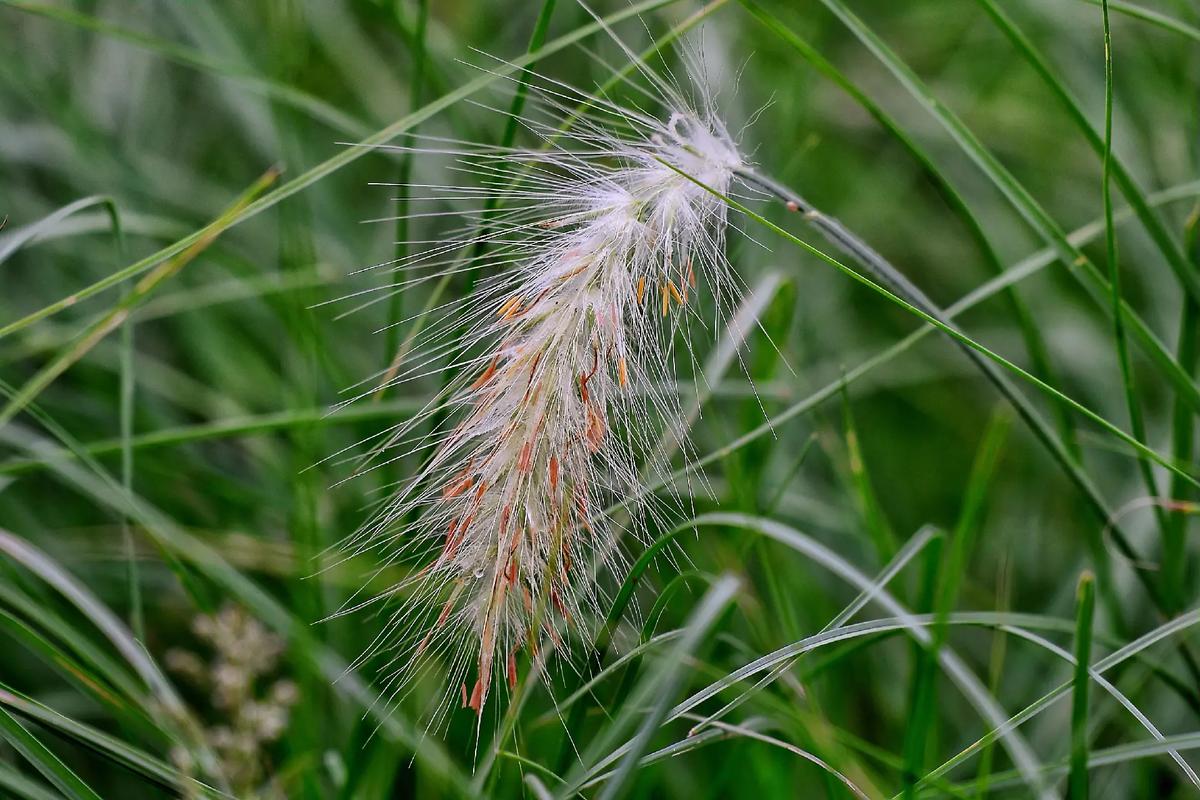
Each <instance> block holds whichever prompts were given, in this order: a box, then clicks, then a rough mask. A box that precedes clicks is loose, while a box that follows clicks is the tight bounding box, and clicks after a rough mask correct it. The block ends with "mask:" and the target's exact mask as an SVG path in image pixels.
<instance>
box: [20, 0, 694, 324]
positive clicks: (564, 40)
mask: <svg viewBox="0 0 1200 800" xmlns="http://www.w3.org/2000/svg"><path fill="white" fill-rule="evenodd" d="M674 2H678V0H642V1H641V2H639V3H635V4H633V5H630V6H627V7H624V8H622V9H621V10H620V11H618V12H615V13H613V14H610V15H608V16H606V17H604V18H602V19H601V20H600V21H598V22H592V23H588V24H586V25H581V26H580V27H578V28H576V29H575V30H573V31H571V32H570V33H566V34H563V35H562V36H559V37H558V38H556V39H554V40H552V41H550V42H549V43H547V44H546V46H545V47H542V48H540V49H538V50H537V52H534V53H528V54H526V55H524V56H520V57H518V58H516V59H514V60H513V61H512V62H511V63H509V64H504V65H500V66H497V67H495V68H494V69H493V70H492V71H491V72H489V73H487V74H484V75H481V76H479V77H477V78H475V79H474V80H472V81H470V82H468V83H466V84H464V85H462V86H460V87H459V88H457V89H455V90H454V91H451V92H449V93H447V94H445V95H442V96H441V97H439V98H438V99H437V100H434V101H433V102H431V103H426V104H425V105H424V106H422V107H421V108H419V109H417V110H416V111H414V112H412V113H410V114H407V115H405V116H404V117H402V118H400V119H399V120H397V121H396V122H393V123H392V124H390V125H388V126H386V127H384V128H381V129H380V130H378V131H376V132H375V133H373V134H371V135H370V136H367V137H364V138H363V139H362V141H360V142H359V143H358V146H356V147H349V148H346V149H345V150H343V151H341V152H340V153H338V154H337V155H335V156H332V157H330V158H328V159H326V160H325V161H322V162H321V163H320V164H317V165H316V166H314V167H311V168H309V169H308V170H306V171H305V172H303V173H302V174H300V175H298V176H296V177H295V178H293V179H292V180H290V181H288V182H287V183H285V184H283V185H282V186H280V187H278V188H277V189H274V190H273V191H270V192H268V193H267V194H265V195H263V196H262V197H260V198H258V199H257V200H255V201H254V202H252V203H250V204H249V205H247V206H246V207H245V208H243V209H241V210H240V211H239V212H238V213H237V214H234V215H233V216H232V217H231V218H230V219H228V220H225V221H224V222H223V224H222V223H220V222H219V221H213V222H210V223H209V224H208V225H205V226H204V227H203V228H200V229H198V230H196V231H193V232H192V233H191V234H189V235H188V236H185V237H183V238H182V239H179V240H177V241H175V242H173V243H171V244H169V245H167V246H166V247H164V248H162V249H160V250H158V251H156V252H154V253H152V254H150V255H148V256H146V257H145V258H142V259H139V260H138V261H135V262H134V263H132V264H129V265H128V266H126V267H124V268H122V269H120V270H117V271H116V272H114V273H112V274H110V275H108V276H106V277H104V278H102V279H100V280H98V281H96V282H94V283H92V284H90V285H88V286H86V287H84V288H83V289H80V290H79V291H77V292H74V293H72V294H71V295H69V296H67V297H65V298H63V299H61V300H58V301H57V302H54V303H51V304H50V305H48V306H45V307H43V308H41V309H39V310H37V311H34V312H33V313H31V314H27V315H25V316H24V317H21V318H20V319H18V320H15V321H13V322H10V323H8V324H6V325H3V326H0V339H2V338H4V337H6V336H11V335H12V334H14V333H16V332H17V331H19V330H22V329H24V328H27V327H29V326H30V325H32V324H33V323H35V322H37V321H38V320H41V319H45V318H46V317H49V316H52V315H54V314H57V313H58V312H60V311H62V310H63V309H65V308H68V307H70V306H72V305H74V304H75V303H77V302H79V301H81V300H85V299H87V298H89V297H91V296H93V295H95V294H98V293H99V292H102V291H104V290H105V289H108V288H111V287H112V286H116V285H117V284H119V283H121V282H122V281H125V280H128V279H129V278H132V277H134V276H136V275H140V274H142V273H144V272H146V271H148V270H150V269H153V268H154V267H156V266H157V265H159V264H161V263H163V262H164V261H166V260H168V259H171V258H174V257H175V256H177V255H179V254H180V253H182V252H184V251H185V250H187V249H188V248H189V247H192V246H193V245H195V244H197V243H198V242H202V241H204V240H205V239H207V238H208V237H210V236H211V235H213V234H214V233H218V232H220V231H223V230H228V229H230V228H233V227H235V226H237V225H240V224H241V223H243V222H245V221H246V220H249V219H251V218H253V217H255V216H257V215H258V214H261V213H262V212H263V211H266V210H267V209H269V208H272V207H274V206H275V205H277V204H279V203H280V202H282V201H283V200H286V199H287V198H289V197H291V196H292V195H294V194H296V193H298V192H301V191H303V190H304V189H307V188H308V187H309V186H312V185H313V184H315V183H317V182H318V181H320V180H322V179H324V178H326V177H328V176H329V175H332V174H333V173H335V172H337V171H338V170H340V169H342V168H343V167H345V166H346V165H348V164H351V163H353V162H354V161H357V160H358V159H360V158H362V157H363V156H365V155H367V154H368V153H373V152H376V150H377V146H378V145H381V144H386V143H387V142H389V141H391V140H392V139H394V138H395V137H396V136H399V135H400V134H401V133H404V132H405V131H408V130H411V129H412V127H413V126H414V125H417V124H419V123H421V122H424V121H425V120H427V119H429V118H430V117H432V116H434V115H435V114H438V113H439V112H441V111H444V110H446V109H448V108H450V107H451V106H454V105H457V104H458V103H459V102H460V101H462V100H465V99H467V98H468V97H471V96H472V95H474V94H477V93H478V92H480V91H482V90H483V89H484V88H486V87H487V86H490V85H491V84H492V83H494V82H495V81H497V80H501V79H503V78H506V77H508V76H510V75H512V74H513V73H514V72H516V71H517V70H519V69H522V68H523V67H528V66H530V65H532V64H535V63H537V62H538V61H539V60H541V59H543V58H546V57H547V56H550V55H553V54H554V53H557V52H559V51H561V50H564V49H566V48H568V47H570V46H572V45H574V44H576V43H577V42H580V41H582V40H584V39H586V38H587V37H589V36H591V35H592V34H594V33H596V32H597V31H599V30H601V29H602V28H603V27H604V25H613V24H616V23H618V22H620V21H622V20H626V19H629V18H631V17H637V16H639V15H642V14H649V13H650V12H652V11H656V10H657V9H659V8H664V7H666V6H668V5H671V4H672V3H674Z"/></svg>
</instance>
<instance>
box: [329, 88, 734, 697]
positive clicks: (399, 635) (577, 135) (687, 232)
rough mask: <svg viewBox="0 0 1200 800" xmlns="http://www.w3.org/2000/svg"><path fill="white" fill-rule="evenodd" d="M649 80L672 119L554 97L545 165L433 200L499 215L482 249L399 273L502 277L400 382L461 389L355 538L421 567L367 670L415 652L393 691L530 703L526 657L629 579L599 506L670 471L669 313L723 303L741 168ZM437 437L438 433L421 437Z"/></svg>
mask: <svg viewBox="0 0 1200 800" xmlns="http://www.w3.org/2000/svg"><path fill="white" fill-rule="evenodd" d="M654 81H655V86H656V88H658V90H659V92H660V94H662V95H663V98H664V105H665V106H666V108H667V111H666V112H665V114H664V118H663V119H660V118H656V117H654V116H651V115H649V114H646V113H644V112H641V111H636V110H632V109H629V108H623V107H618V106H616V105H614V104H613V103H611V102H610V101H608V100H601V99H596V98H585V97H584V96H583V95H582V94H577V93H575V92H574V90H571V89H569V87H565V86H563V85H562V84H554V85H553V87H552V88H549V89H542V90H541V91H540V93H538V94H537V95H536V102H538V103H540V107H541V108H542V109H543V110H547V111H549V112H550V120H551V121H550V122H549V123H538V122H537V121H535V120H532V119H529V118H526V119H523V120H522V121H523V122H524V123H525V124H526V126H527V127H528V128H529V129H530V130H531V132H533V133H534V134H535V135H537V136H539V137H541V138H542V139H543V140H544V141H545V142H546V143H547V147H545V148H543V149H540V150H501V151H495V150H489V149H486V148H469V149H459V150H453V151H450V154H452V155H453V156H455V157H456V158H457V159H458V164H457V168H458V169H461V170H464V171H467V172H470V173H473V174H475V175H477V176H478V177H479V179H480V186H479V188H478V189H477V190H476V191H475V192H474V194H471V193H468V192H464V190H463V189H462V188H461V187H452V186H447V187H440V189H441V191H440V192H436V193H437V194H438V197H439V198H440V199H441V200H443V201H446V202H450V203H456V202H458V201H459V200H460V198H462V197H474V198H475V199H482V200H486V201H488V203H489V206H488V210H485V211H483V212H482V213H480V212H463V216H464V217H466V218H467V220H468V223H469V233H467V234H466V235H465V236H464V237H462V238H459V239H451V240H448V241H447V242H446V243H445V244H439V245H434V246H429V245H425V246H424V248H425V249H424V250H423V251H422V252H420V253H418V254H417V255H416V256H414V257H413V258H412V259H410V261H409V262H407V263H403V264H401V266H402V267H406V268H411V269H420V268H422V266H423V265H424V264H443V265H444V264H445V262H444V261H438V259H439V258H441V257H444V256H446V255H447V254H451V253H453V252H454V251H455V250H458V249H460V248H473V249H474V252H475V253H476V255H477V256H478V254H479V252H480V251H484V254H483V255H482V256H479V257H478V261H477V264H478V266H480V267H482V269H481V270H480V271H481V272H483V273H485V274H487V277H486V278H484V279H483V280H481V281H480V282H479V283H478V284H477V285H476V286H475V287H474V289H473V291H472V293H471V294H470V295H469V296H468V297H467V298H465V299H464V300H461V301H456V302H454V303H451V304H449V305H448V306H447V307H446V308H445V313H444V315H443V322H442V323H441V324H440V325H437V326H434V327H433V328H431V329H430V330H429V331H428V332H427V333H426V334H424V335H423V340H422V342H421V344H422V345H423V348H424V349H423V354H422V355H421V356H410V357H409V359H408V361H407V362H406V364H405V365H404V368H403V369H401V370H400V371H398V372H396V373H395V374H394V375H389V376H388V378H387V383H389V384H396V383H399V382H401V381H404V380H409V379H412V378H415V377H418V376H420V375H422V374H424V373H425V371H426V370H428V369H430V368H431V367H433V368H435V369H437V370H439V371H442V373H443V374H448V375H451V376H452V377H451V378H450V379H449V380H450V382H449V384H448V387H447V392H445V393H444V394H443V398H444V399H442V400H441V401H440V402H437V403H434V404H431V406H430V407H429V408H428V409H427V412H426V413H425V414H423V415H421V416H420V418H419V419H418V420H416V421H414V422H410V423H408V424H406V425H402V426H397V427H396V428H395V429H393V430H392V431H391V432H390V436H389V438H388V439H387V440H386V441H385V442H384V445H383V447H381V448H380V450H383V449H385V448H391V447H399V446H400V445H401V444H403V443H407V444H410V445H412V447H411V450H410V451H409V452H411V453H417V452H420V453H423V454H425V455H424V463H423V465H422V466H421V468H420V469H419V470H418V471H417V473H416V475H415V476H414V477H413V478H412V479H411V480H409V481H408V482H406V483H405V484H404V485H403V486H402V488H401V489H400V490H399V491H398V492H397V493H396V495H395V496H394V497H393V498H391V500H390V501H389V502H387V503H386V504H385V505H384V506H383V508H382V509H381V510H380V511H379V512H378V513H377V514H376V516H375V517H374V519H372V521H371V522H370V523H369V524H368V525H367V526H365V527H364V529H363V530H362V531H360V532H359V534H357V535H356V537H355V538H353V539H352V540H351V544H352V549H355V550H360V551H361V550H367V549H373V548H376V547H379V548H382V549H384V550H385V551H386V552H387V553H388V558H389V560H391V559H395V558H411V559H413V560H415V561H418V562H420V563H422V564H423V566H421V567H420V568H419V569H418V570H417V571H415V572H414V573H413V574H412V576H411V577H410V578H409V579H407V580H406V581H405V582H404V584H403V585H402V586H401V587H397V588H398V591H401V592H402V593H403V594H404V595H405V600H404V601H403V602H402V603H401V604H400V605H399V606H398V608H397V609H396V610H395V611H394V613H393V616H392V624H391V625H390V626H389V630H388V632H387V633H386V634H385V635H383V636H381V638H380V639H379V641H378V642H377V643H376V646H375V647H374V648H372V650H371V651H370V652H368V653H367V654H365V655H364V657H366V656H371V655H374V654H375V653H376V652H378V651H379V650H381V649H383V648H384V647H388V646H397V647H398V648H399V649H398V650H396V652H395V653H394V655H393V656H392V659H391V661H390V662H389V664H390V666H391V667H392V669H393V678H392V680H393V681H394V684H393V688H394V689H396V690H400V689H401V688H402V687H404V686H405V685H407V684H408V683H410V682H411V679H412V678H413V677H414V676H416V675H417V674H418V673H420V672H421V671H422V670H424V669H425V668H427V667H429V666H430V665H432V664H433V663H436V662H439V661H444V662H446V663H447V667H448V670H449V674H450V679H451V682H452V683H451V685H452V686H454V687H455V689H454V695H455V696H456V697H457V700H458V702H460V703H461V705H463V706H468V707H470V708H472V709H474V710H475V711H476V712H477V713H481V712H482V709H483V707H484V704H485V703H486V702H487V699H488V697H489V694H490V692H491V691H492V690H493V688H494V686H495V685H497V684H500V685H503V683H507V684H509V686H513V685H515V683H516V680H517V655H518V652H519V651H521V650H525V651H526V652H527V653H528V655H529V657H530V658H531V659H536V658H537V657H538V656H539V654H540V650H539V648H541V647H542V646H543V645H545V644H549V645H550V646H551V647H554V648H556V649H557V648H558V647H559V646H560V645H561V644H562V643H563V641H564V640H565V639H566V638H567V637H568V635H569V633H570V627H571V626H572V625H573V624H575V623H576V622H579V621H581V620H590V619H592V618H594V617H595V616H596V615H597V613H598V612H599V611H600V605H601V603H602V601H603V600H604V598H603V595H602V589H600V584H599V582H598V578H597V575H598V574H602V573H603V572H606V571H607V572H612V571H615V570H616V569H617V568H619V567H620V565H621V563H622V555H621V550H620V547H619V546H618V544H617V538H618V537H617V533H618V530H617V526H616V525H614V523H613V522H612V521H611V520H608V519H606V518H605V514H604V513H603V508H604V507H605V506H606V505H608V504H609V502H611V501H612V500H613V499H615V498H622V499H625V498H629V497H630V496H636V493H637V489H638V486H639V485H640V483H641V481H642V471H641V470H640V469H639V466H638V457H639V455H640V456H641V457H642V458H643V459H645V460H646V461H648V462H649V466H650V467H651V468H655V467H662V466H663V465H661V464H654V463H653V462H654V459H655V452H654V448H653V447H652V445H653V443H654V441H655V437H654V436H653V435H652V433H651V431H652V429H653V428H655V427H656V426H658V425H661V424H666V425H668V426H670V425H673V424H675V423H676V421H677V420H678V419H679V418H680V417H681V416H682V415H681V414H680V413H679V411H678V401H677V399H676V398H675V397H674V396H672V395H668V394H666V393H665V392H664V391H663V390H662V389H661V387H662V386H663V385H664V384H668V383H669V382H670V378H672V377H673V376H672V375H671V368H670V358H671V357H670V351H671V344H670V343H671V337H672V327H673V326H674V325H675V324H677V322H676V320H677V319H678V318H676V317H673V316H671V311H672V309H677V310H682V311H685V313H687V312H690V309H685V306H686V305H687V303H688V301H689V295H691V294H692V293H694V292H695V291H697V289H696V287H697V285H698V281H699V280H701V279H703V280H705V281H706V282H707V283H709V284H710V285H711V286H713V287H714V290H715V291H718V292H719V289H720V287H722V286H727V285H729V284H731V283H732V280H731V273H730V269H729V266H728V264H727V262H726V260H725V256H724V230H725V225H726V206H725V203H724V202H723V201H722V199H721V198H720V197H718V196H717V195H716V194H714V193H713V192H718V193H720V194H725V193H726V192H728V191H729V189H730V187H731V185H732V183H733V181H734V177H735V174H736V170H737V169H738V168H739V167H740V166H741V164H742V159H741V156H740V155H739V153H738V150H737V147H736V146H735V144H734V143H733V141H732V138H731V137H730V136H729V134H728V132H727V131H726V130H725V128H724V126H723V125H722V124H721V123H720V121H719V120H718V119H717V118H716V117H715V116H714V115H713V114H711V113H706V114H701V113H699V112H696V111H694V110H691V109H690V108H689V106H688V105H687V104H686V103H685V102H683V100H682V99H681V93H680V92H678V91H677V90H674V89H673V88H672V87H670V86H668V85H667V84H665V83H662V82H661V81H660V80H659V79H654ZM574 97H577V98H578V99H579V100H585V101H586V102H587V103H588V104H589V110H588V112H587V113H586V114H584V115H582V116H575V115H573V116H570V117H568V118H569V119H571V120H573V121H574V123H575V124H574V127H573V128H572V129H571V130H570V133H569V134H568V135H566V136H564V135H563V132H562V129H561V127H560V126H558V125H555V124H552V123H553V122H556V121H557V120H558V119H561V117H562V115H563V114H567V113H571V111H570V109H568V108H567V106H566V103H565V101H566V100H568V99H571V98H574ZM704 105H705V107H707V104H704ZM442 152H446V151H445V150H443V151H442ZM697 182H699V183H697ZM700 184H703V185H700ZM706 187H709V188H706ZM425 188H428V186H426V187H425ZM710 188H711V190H712V191H709V189H710ZM493 207H494V208H496V209H497V210H495V211H491V209H492V208H493ZM489 212H491V213H489ZM456 266H457V267H459V268H461V264H459V265H456ZM454 268H455V267H451V269H454ZM434 274H437V273H434ZM721 299H722V298H720V297H719V296H718V312H719V311H720V301H721ZM680 316H681V317H682V316H684V315H680ZM667 317H670V318H668V319H666V320H665V321H664V318H667ZM430 420H433V421H434V422H435V423H436V424H435V427H434V430H433V432H432V433H427V434H424V435H420V436H415V437H414V438H413V440H412V441H409V440H407V439H406V436H408V435H409V434H410V433H412V432H414V431H415V429H416V426H417V424H418V423H421V422H426V423H427V422H429V421H430ZM660 460H661V458H660ZM635 505H637V504H635ZM641 513H649V514H655V513H657V512H656V510H655V508H654V507H653V504H652V503H646V504H643V505H641V506H640V507H639V508H637V509H635V512H634V519H633V521H632V522H631V523H630V524H629V526H628V530H630V531H631V532H633V533H634V534H635V535H636V534H637V533H638V532H639V528H640V525H639V523H638V521H637V520H638V515H639V514H641ZM447 709H448V707H447V706H443V707H442V709H441V711H440V712H439V713H445V712H446V711H447Z"/></svg>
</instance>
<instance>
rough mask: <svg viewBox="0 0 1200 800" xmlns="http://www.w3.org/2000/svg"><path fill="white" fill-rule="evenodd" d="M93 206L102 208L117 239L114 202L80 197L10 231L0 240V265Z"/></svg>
mask: <svg viewBox="0 0 1200 800" xmlns="http://www.w3.org/2000/svg"><path fill="white" fill-rule="evenodd" d="M95 206H102V207H103V208H104V211H105V213H106V214H107V215H108V226H107V227H108V228H109V229H110V230H111V231H113V235H114V236H117V237H119V236H120V231H121V216H120V214H119V213H118V211H117V204H116V202H115V201H114V200H113V199H112V198H111V197H108V196H107V195H93V196H91V197H81V198H80V199H78V200H75V201H74V202H71V203H67V204H66V205H65V206H63V207H62V208H59V209H57V210H55V211H53V212H51V213H49V214H47V215H46V216H44V217H42V218H41V219H39V220H38V221H37V222H32V223H30V224H29V225H25V226H24V227H21V228H17V229H16V230H13V231H10V232H8V233H7V234H5V235H4V237H3V238H2V239H0V264H3V263H4V262H5V261H7V260H8V259H9V258H11V257H12V254H13V253H15V252H17V251H18V250H20V249H21V248H22V247H24V246H25V245H27V244H30V243H32V242H34V241H36V240H38V239H40V238H42V237H43V236H48V235H51V234H52V233H53V232H54V230H55V229H56V228H58V227H59V225H60V223H62V222H63V221H64V220H66V219H68V218H69V217H71V216H74V215H76V214H78V213H79V212H81V211H86V210H87V209H89V208H94V207H95Z"/></svg>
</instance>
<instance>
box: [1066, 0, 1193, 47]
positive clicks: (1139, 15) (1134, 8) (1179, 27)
mask: <svg viewBox="0 0 1200 800" xmlns="http://www.w3.org/2000/svg"><path fill="white" fill-rule="evenodd" d="M1083 2H1085V3H1091V4H1092V5H1094V6H1098V5H1100V4H1101V3H1102V2H1104V0H1083ZM1108 7H1109V9H1110V10H1112V11H1116V12H1117V13H1119V14H1124V15H1126V16H1128V17H1132V18H1133V19H1138V20H1141V21H1143V22H1149V23H1150V24H1152V25H1157V26H1158V27H1160V28H1162V29H1164V30H1168V31H1171V32H1172V33H1178V34H1180V35H1182V36H1186V37H1188V38H1189V39H1195V40H1196V41H1197V42H1200V28H1197V27H1195V26H1193V25H1188V24H1187V23H1186V22H1180V21H1179V20H1177V19H1175V18H1174V17H1172V16H1168V15H1167V14H1164V13H1162V12H1161V11H1155V10H1153V9H1150V8H1145V7H1143V6H1139V5H1136V4H1135V3H1127V2H1125V0H1108Z"/></svg>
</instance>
